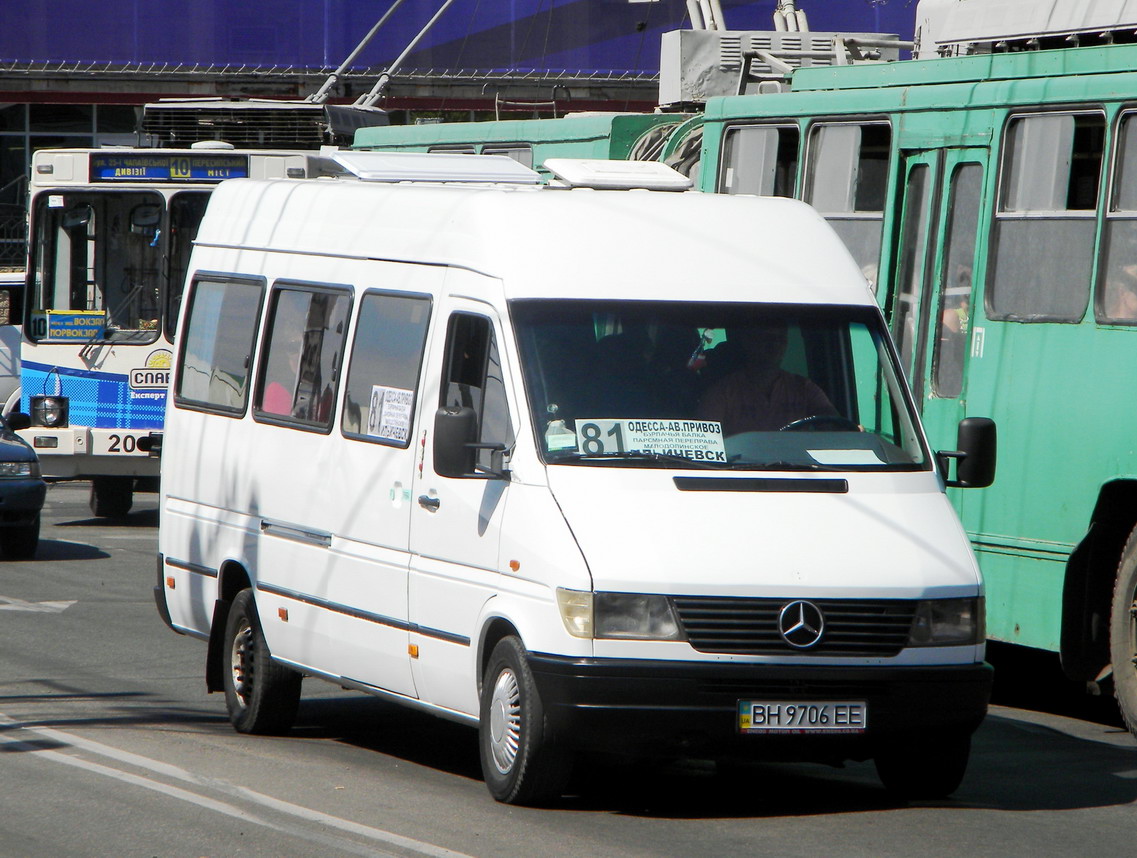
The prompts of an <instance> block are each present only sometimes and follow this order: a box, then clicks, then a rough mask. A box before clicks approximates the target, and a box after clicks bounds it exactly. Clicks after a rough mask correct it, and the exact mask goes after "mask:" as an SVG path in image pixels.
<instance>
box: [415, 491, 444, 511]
mask: <svg viewBox="0 0 1137 858" xmlns="http://www.w3.org/2000/svg"><path fill="white" fill-rule="evenodd" d="M418 505H419V506H421V507H422V508H423V509H428V510H430V511H431V512H438V508H439V507H440V506H442V501H440V500H439V499H438V498H432V497H431V496H430V495H419V496H418Z"/></svg>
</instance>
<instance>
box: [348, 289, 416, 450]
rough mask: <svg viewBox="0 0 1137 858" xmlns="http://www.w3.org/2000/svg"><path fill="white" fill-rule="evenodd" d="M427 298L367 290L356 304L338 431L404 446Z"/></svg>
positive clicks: (408, 439)
mask: <svg viewBox="0 0 1137 858" xmlns="http://www.w3.org/2000/svg"><path fill="white" fill-rule="evenodd" d="M429 321H430V299H429V298H425V297H420V296H408V295H387V294H381V293H378V292H369V293H368V294H366V295H364V296H363V300H362V301H361V302H360V305H359V314H358V320H357V321H356V326H355V342H354V343H353V344H352V348H351V364H350V365H349V367H348V371H347V393H346V395H345V396H344V409H343V420H342V424H341V428H342V430H343V434H344V435H346V436H348V437H349V438H358V439H360V440H364V441H377V442H379V443H381V444H390V445H393V446H397V447H406V446H407V445H408V444H410V427H411V423H412V422H413V420H414V406H415V400H416V398H417V395H418V380H419V373H420V371H421V369H422V358H423V349H424V348H425V344H426V326H427V322H429Z"/></svg>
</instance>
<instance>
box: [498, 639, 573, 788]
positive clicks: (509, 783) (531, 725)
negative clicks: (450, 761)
mask: <svg viewBox="0 0 1137 858" xmlns="http://www.w3.org/2000/svg"><path fill="white" fill-rule="evenodd" d="M478 745H479V748H480V751H481V758H482V776H483V777H484V778H485V781H486V787H488V788H489V791H490V794H491V795H492V796H493V797H494V798H495V799H497V800H498V801H501V802H505V803H507V804H539V803H542V802H546V801H549V800H551V799H555V798H558V797H560V795H561V793H562V791H563V790H564V787H565V784H566V783H567V781H568V778H569V775H570V774H571V771H572V760H571V757H570V756H569V755H568V754H567V753H566V752H565V751H564V750H562V749H559V748H554V747H551V746H550V745H549V742H548V737H547V727H546V723H545V713H544V707H543V706H542V705H541V698H540V695H539V694H538V693H537V687H536V685H535V683H534V682H533V672H532V671H531V670H530V669H529V665H528V663H527V661H526V659H525V649H524V647H523V646H522V645H521V641H520V640H519V639H518V638H516V637H506V638H502V639H501V640H500V641H498V643H497V646H495V647H494V649H493V653H492V654H491V655H490V660H489V664H488V665H487V667H486V673H485V677H484V680H483V682H482V699H481V719H480V724H479V729H478Z"/></svg>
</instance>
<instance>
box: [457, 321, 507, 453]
mask: <svg viewBox="0 0 1137 858" xmlns="http://www.w3.org/2000/svg"><path fill="white" fill-rule="evenodd" d="M443 372H444V375H443V379H442V382H443V383H442V388H441V401H440V402H439V405H440V406H442V407H444V408H459V407H463V408H472V409H474V413H475V414H476V415H477V416H478V441H479V442H480V443H483V444H504V445H505V446H506V447H510V446H512V444H513V440H514V439H513V428H512V425H511V423H510V420H509V404H508V400H507V398H506V395H505V382H504V379H503V377H502V370H501V357H500V355H499V352H498V348H497V341H496V340H495V338H494V335H493V326H492V325H491V324H490V320H489V319H487V318H485V317H484V316H473V315H469V314H466V313H455V314H454V315H453V316H451V317H450V324H449V326H448V330H447V335H446V362H445V364H444V369H443ZM478 464H479V465H480V466H482V467H484V468H492V467H493V463H492V451H490V450H479V451H478Z"/></svg>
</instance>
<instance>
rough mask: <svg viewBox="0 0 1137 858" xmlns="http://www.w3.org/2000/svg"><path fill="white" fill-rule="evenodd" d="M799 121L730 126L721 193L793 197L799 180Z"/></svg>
mask: <svg viewBox="0 0 1137 858" xmlns="http://www.w3.org/2000/svg"><path fill="white" fill-rule="evenodd" d="M799 136H800V134H799V132H798V129H797V126H796V125H744V126H740V127H737V128H730V129H728V130H727V132H726V139H725V142H724V143H723V153H722V168H721V172H720V176H719V187H718V191H719V193H724V194H761V195H764V196H775V197H792V196H793V195H794V190H795V188H794V185H795V183H796V182H797V156H798V138H799Z"/></svg>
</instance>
